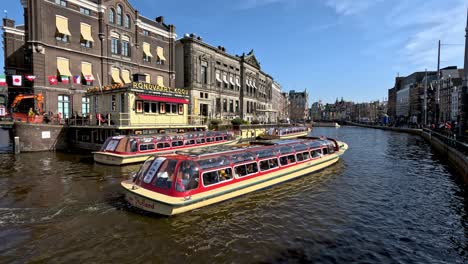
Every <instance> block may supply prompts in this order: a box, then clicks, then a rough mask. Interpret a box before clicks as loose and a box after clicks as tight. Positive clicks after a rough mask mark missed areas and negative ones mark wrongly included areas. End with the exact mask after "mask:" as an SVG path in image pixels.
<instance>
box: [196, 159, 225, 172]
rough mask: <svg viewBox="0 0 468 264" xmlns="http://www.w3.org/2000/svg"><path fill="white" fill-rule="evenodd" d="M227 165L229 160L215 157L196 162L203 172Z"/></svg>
mask: <svg viewBox="0 0 468 264" xmlns="http://www.w3.org/2000/svg"><path fill="white" fill-rule="evenodd" d="M229 163H230V160H229V159H228V158H227V157H226V156H217V157H210V158H205V159H200V160H198V165H200V168H201V169H203V170H205V169H210V168H215V167H221V166H226V165H228V164H229Z"/></svg>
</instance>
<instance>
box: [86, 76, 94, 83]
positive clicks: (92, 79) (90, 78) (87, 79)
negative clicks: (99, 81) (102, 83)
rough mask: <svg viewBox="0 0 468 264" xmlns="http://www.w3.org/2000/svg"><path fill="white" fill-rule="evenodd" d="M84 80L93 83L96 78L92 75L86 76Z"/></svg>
mask: <svg viewBox="0 0 468 264" xmlns="http://www.w3.org/2000/svg"><path fill="white" fill-rule="evenodd" d="M84 78H85V80H86V81H87V82H92V81H94V78H93V76H92V75H85V77H84Z"/></svg>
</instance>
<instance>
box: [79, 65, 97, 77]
mask: <svg viewBox="0 0 468 264" xmlns="http://www.w3.org/2000/svg"><path fill="white" fill-rule="evenodd" d="M81 73H82V74H83V77H85V80H94V76H93V66H92V65H91V63H86V62H82V63H81Z"/></svg>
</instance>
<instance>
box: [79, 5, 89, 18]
mask: <svg viewBox="0 0 468 264" xmlns="http://www.w3.org/2000/svg"><path fill="white" fill-rule="evenodd" d="M80 13H81V14H84V15H87V16H90V15H91V10H89V9H88V8H84V7H81V6H80Z"/></svg>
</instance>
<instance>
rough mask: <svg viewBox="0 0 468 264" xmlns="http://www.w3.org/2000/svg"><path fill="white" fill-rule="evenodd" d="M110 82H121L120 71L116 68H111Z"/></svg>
mask: <svg viewBox="0 0 468 264" xmlns="http://www.w3.org/2000/svg"><path fill="white" fill-rule="evenodd" d="M111 73H112V82H114V83H122V80H121V79H120V71H119V69H117V68H112V72H111Z"/></svg>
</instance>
